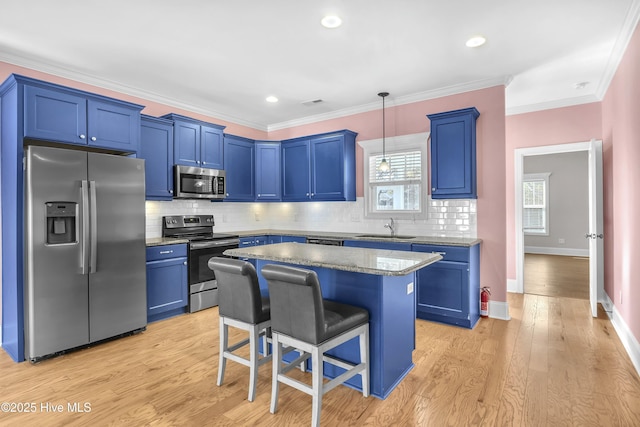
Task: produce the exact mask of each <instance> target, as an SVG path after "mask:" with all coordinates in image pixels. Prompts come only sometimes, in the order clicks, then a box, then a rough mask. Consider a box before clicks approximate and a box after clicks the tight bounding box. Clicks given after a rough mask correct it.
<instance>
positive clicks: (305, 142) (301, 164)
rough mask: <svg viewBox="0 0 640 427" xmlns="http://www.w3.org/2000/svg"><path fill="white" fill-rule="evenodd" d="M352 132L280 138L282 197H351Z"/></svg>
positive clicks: (353, 162) (354, 194)
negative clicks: (288, 138) (285, 139)
mask: <svg viewBox="0 0 640 427" xmlns="http://www.w3.org/2000/svg"><path fill="white" fill-rule="evenodd" d="M356 135H357V134H356V133H355V132H352V131H349V130H342V131H337V132H331V133H327V134H321V135H313V136H310V137H304V138H296V139H291V140H287V141H283V142H282V152H281V154H282V159H281V161H282V200H283V201H308V200H314V201H353V200H355V199H356V182H355V181H356V179H355V170H356V161H355V140H356Z"/></svg>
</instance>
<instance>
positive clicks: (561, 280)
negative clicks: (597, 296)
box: [524, 254, 589, 300]
mask: <svg viewBox="0 0 640 427" xmlns="http://www.w3.org/2000/svg"><path fill="white" fill-rule="evenodd" d="M524 291H525V293H527V294H536V295H545V296H549V297H567V298H580V299H587V300H588V299H589V258H586V257H574V256H561V255H542V254H525V255H524Z"/></svg>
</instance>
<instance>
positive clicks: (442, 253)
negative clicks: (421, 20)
mask: <svg viewBox="0 0 640 427" xmlns="http://www.w3.org/2000/svg"><path fill="white" fill-rule="evenodd" d="M434 254H438V255H440V256H445V255H446V254H447V253H446V252H434Z"/></svg>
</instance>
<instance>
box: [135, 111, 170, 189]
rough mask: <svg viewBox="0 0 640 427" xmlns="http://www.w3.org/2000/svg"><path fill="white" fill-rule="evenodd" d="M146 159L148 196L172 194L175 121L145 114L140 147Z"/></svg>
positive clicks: (141, 154)
mask: <svg viewBox="0 0 640 427" xmlns="http://www.w3.org/2000/svg"><path fill="white" fill-rule="evenodd" d="M138 157H139V158H141V159H144V160H145V164H144V170H145V184H146V186H145V188H146V192H145V194H146V198H147V200H171V199H172V198H173V122H172V121H171V120H166V119H159V118H156V117H150V116H146V115H144V114H143V115H142V117H141V120H140V151H139V153H138Z"/></svg>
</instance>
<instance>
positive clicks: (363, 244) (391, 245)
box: [344, 240, 411, 251]
mask: <svg viewBox="0 0 640 427" xmlns="http://www.w3.org/2000/svg"><path fill="white" fill-rule="evenodd" d="M344 246H350V247H352V248H369V249H386V250H390V251H410V250H411V243H402V242H380V241H372V240H345V241H344Z"/></svg>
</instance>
